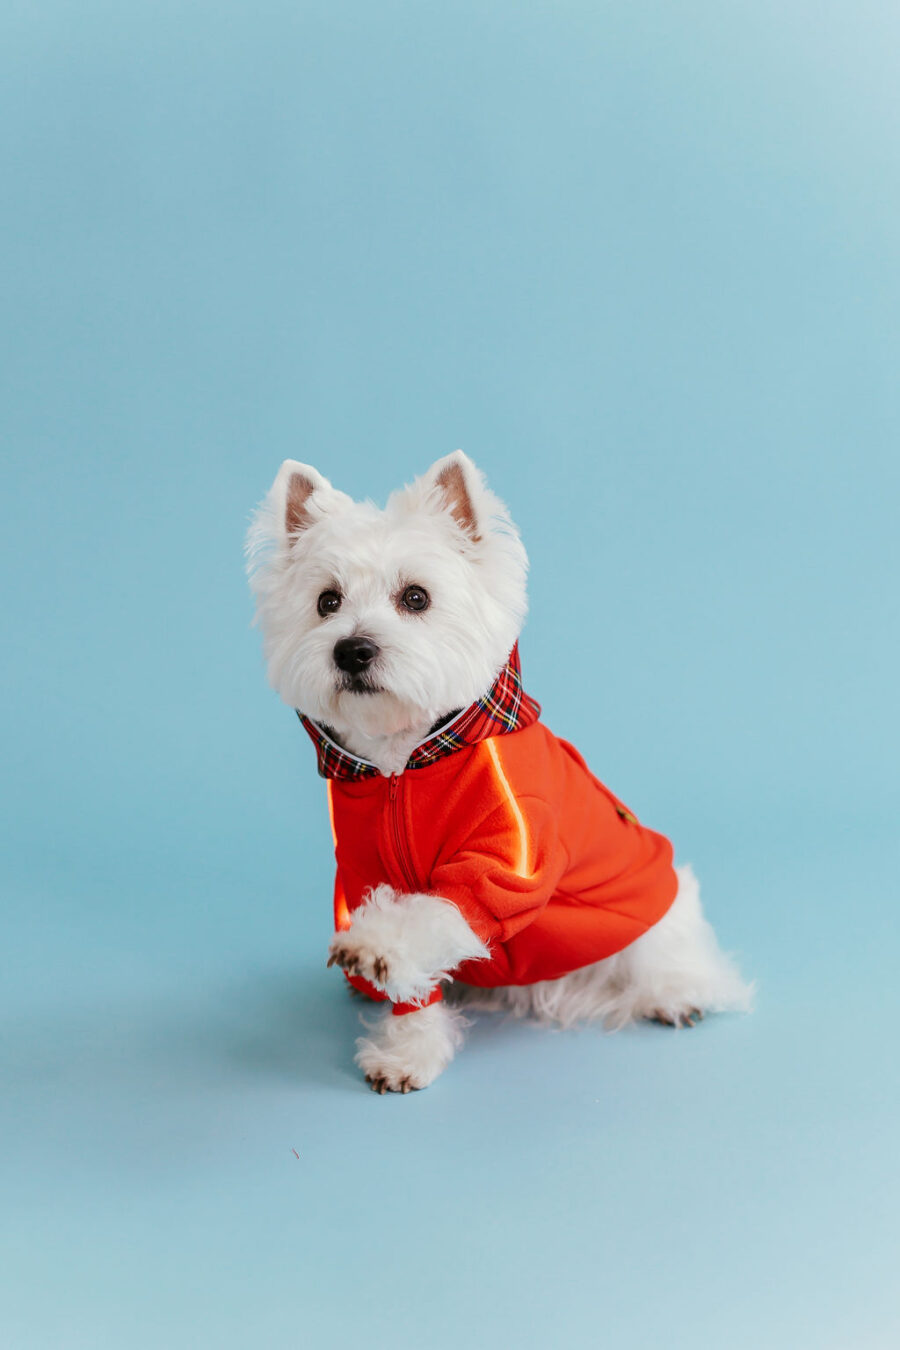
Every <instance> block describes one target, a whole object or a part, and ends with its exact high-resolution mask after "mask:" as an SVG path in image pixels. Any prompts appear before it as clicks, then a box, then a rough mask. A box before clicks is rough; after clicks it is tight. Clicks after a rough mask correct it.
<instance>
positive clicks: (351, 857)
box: [308, 705, 677, 1012]
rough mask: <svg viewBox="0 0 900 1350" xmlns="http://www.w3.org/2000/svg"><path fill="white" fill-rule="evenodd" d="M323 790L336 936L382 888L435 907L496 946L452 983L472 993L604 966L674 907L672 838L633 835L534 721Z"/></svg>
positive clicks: (602, 790)
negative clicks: (457, 914)
mask: <svg viewBox="0 0 900 1350" xmlns="http://www.w3.org/2000/svg"><path fill="white" fill-rule="evenodd" d="M534 706H535V709H536V710H537V711H539V709H537V705H534ZM308 729H310V728H308ZM311 734H312V733H311ZM328 786H329V795H330V806H331V815H332V825H333V829H334V835H335V855H336V860H337V878H336V885H335V922H336V927H337V928H338V929H342V928H347V927H348V926H349V924H350V921H351V916H352V914H353V911H354V910H355V909H356V908H357V907H358V906H359V905H361V904H362V903H363V901H364V899H365V896H366V892H367V891H368V890H369V888H370V887H374V886H377V885H378V884H380V883H382V882H387V883H388V884H389V885H391V886H393V887H394V888H395V889H396V890H398V891H400V892H406V893H412V892H429V893H432V894H434V895H437V896H442V897H443V898H444V899H446V900H450V901H452V902H453V903H454V904H455V905H458V906H459V909H460V910H461V912H462V914H463V915H464V917H465V919H466V920H467V922H468V923H469V925H470V926H471V927H472V928H473V929H474V931H475V932H476V933H477V934H478V936H479V937H480V938H481V939H482V940H483V941H484V942H485V943H487V944H488V945H489V947H490V953H491V954H490V959H488V960H482V961H469V962H465V963H463V964H462V965H461V966H460V967H459V968H458V969H457V970H456V971H454V972H453V973H454V976H455V977H457V978H459V979H460V980H463V981H465V982H466V983H467V984H473V985H480V986H488V987H492V986H496V985H507V984H532V983H534V982H535V981H537V980H552V979H556V978H557V977H558V976H560V975H565V974H567V973H568V972H570V971H573V970H577V969H578V968H579V967H581V966H586V965H589V964H591V963H592V962H594V961H600V960H602V959H603V958H604V957H607V956H611V955H612V954H613V953H614V952H618V951H621V949H622V948H623V947H627V946H628V945H629V943H631V942H634V940H635V939H636V938H639V937H640V936H641V934H642V933H645V932H646V931H647V930H648V928H650V927H652V925H653V924H655V923H656V922H657V921H658V920H659V919H660V918H662V916H663V914H665V912H666V910H667V909H668V908H669V906H670V905H671V903H672V901H673V900H674V898H675V892H676V889H677V880H676V876H675V872H674V870H673V867H672V846H671V844H670V843H669V841H668V839H666V838H665V837H664V836H663V835H661V834H657V833H655V832H654V831H653V830H650V829H647V828H646V827H645V826H643V825H641V824H639V823H638V821H637V819H636V818H635V816H634V815H633V814H632V812H630V811H629V810H628V809H627V807H625V806H624V805H623V803H622V802H621V801H619V799H618V798H617V797H615V796H614V795H613V793H612V792H610V790H609V789H608V788H606V787H604V785H603V784H602V783H601V782H600V781H599V780H598V779H597V778H595V777H594V775H593V774H592V773H591V772H590V770H589V769H588V767H587V765H586V764H585V762H584V760H583V759H582V757H581V755H579V753H578V751H577V750H576V749H575V748H574V747H573V746H571V745H570V744H569V743H568V742H567V741H564V740H561V739H560V738H559V737H557V736H554V734H553V733H552V732H551V731H549V730H548V729H547V727H545V726H544V725H543V724H542V723H541V722H540V721H532V722H531V724H530V725H527V726H525V727H524V728H523V729H521V730H516V731H513V732H511V733H508V734H502V735H491V736H488V737H486V738H485V739H480V740H477V741H476V742H475V743H474V744H471V745H464V746H462V747H461V748H459V749H455V750H454V751H453V753H449V754H445V755H443V757H441V758H437V759H436V760H434V762H432V763H428V764H426V765H424V767H417V768H412V769H410V768H408V769H407V770H406V771H405V772H404V773H402V774H400V775H392V776H391V777H390V778H386V777H383V776H382V775H380V774H374V775H372V776H369V777H362V778H356V779H353V778H344V777H340V776H338V777H335V778H333V779H331V781H329V784H328ZM351 983H353V984H354V985H356V986H357V987H358V988H359V989H361V990H363V991H364V992H365V993H367V994H368V995H369V996H370V997H374V998H378V999H383V998H384V995H383V994H382V993H381V992H380V991H378V990H376V989H374V988H373V987H372V986H371V985H369V984H368V983H367V982H366V981H365V980H361V979H359V978H358V977H351ZM439 996H440V995H439V991H438V990H435V991H434V993H433V995H432V999H434V998H437V997H439ZM426 1001H432V1000H426ZM409 1006H410V1005H395V1010H396V1011H398V1012H399V1011H408V1010H409Z"/></svg>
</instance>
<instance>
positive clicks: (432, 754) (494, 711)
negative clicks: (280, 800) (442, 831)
mask: <svg viewBox="0 0 900 1350" xmlns="http://www.w3.org/2000/svg"><path fill="white" fill-rule="evenodd" d="M295 711H296V713H297V716H298V717H299V719H300V722H301V723H302V725H303V727H304V729H305V730H306V732H307V733H308V735H309V737H310V739H311V740H312V742H313V744H314V745H315V747H316V760H317V764H318V770H319V775H320V777H322V778H344V779H347V778H351V779H357V778H374V777H375V776H376V775H379V774H380V773H381V770H380V769H379V768H378V767H377V765H375V764H371V763H370V762H369V761H368V760H366V759H361V758H360V757H359V756H358V755H354V754H352V753H351V751H349V750H345V749H344V748H343V746H340V745H338V743H337V741H335V740H334V739H333V737H332V735H331V734H330V728H328V727H324V726H320V725H319V724H318V723H317V722H314V721H313V720H312V718H311V717H307V716H306V715H305V714H304V713H302V712H300V710H299V708H298V709H295ZM540 715H541V705H540V704H539V703H538V702H537V701H536V700H535V699H533V698H532V697H531V695H530V694H526V693H525V690H524V689H523V688H522V669H521V666H520V664H519V644H518V642H516V643H515V644H514V646H513V649H512V651H511V652H510V654H509V656H508V658H507V660H506V661H505V663H504V665H503V667H502V669H501V670H500V672H499V674H498V675H497V678H496V679H495V680H494V683H493V684H492V685H491V687H490V689H489V690H488V692H487V693H486V694H483V695H482V696H481V698H479V699H476V700H475V702H474V703H470V704H469V706H468V708H463V709H462V711H460V712H458V713H456V714H455V715H453V716H451V718H450V720H449V721H448V722H445V723H444V724H443V725H440V724H438V725H437V727H436V728H433V729H432V730H431V731H430V732H429V733H428V735H427V736H426V737H425V739H424V741H420V743H419V744H418V745H417V746H416V747H415V749H414V750H413V752H412V754H411V755H410V757H409V759H408V760H407V761H406V768H407V769H424V768H427V767H428V765H429V764H433V763H434V762H435V760H438V759H443V758H444V757H445V756H446V755H452V754H453V753H454V752H455V751H457V750H461V749H463V747H465V746H469V745H475V744H476V743H477V742H478V741H484V740H488V739H489V737H491V736H503V735H507V734H509V733H510V732H513V731H520V730H521V729H522V728H523V727H528V726H531V724H532V723H533V722H536V721H537V720H538V718H539V717H540Z"/></svg>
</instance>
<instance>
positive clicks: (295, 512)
mask: <svg viewBox="0 0 900 1350" xmlns="http://www.w3.org/2000/svg"><path fill="white" fill-rule="evenodd" d="M268 500H269V503H270V505H271V510H272V512H273V514H274V516H275V522H276V524H277V525H278V526H279V527H280V531H281V534H282V536H283V538H284V539H285V540H286V542H287V543H288V545H290V544H291V543H293V541H294V540H295V539H296V538H297V536H298V535H300V534H302V533H303V531H304V530H307V529H309V527H310V525H314V524H315V522H316V521H317V520H321V518H322V516H323V515H326V514H327V513H328V512H329V511H334V510H336V509H340V508H341V507H342V506H344V505H346V504H348V503H349V501H350V498H349V497H347V496H346V495H345V494H344V493H343V492H337V491H336V490H335V489H334V488H333V487H332V486H331V484H330V483H329V481H328V479H327V478H323V476H322V475H321V474H320V473H319V471H318V469H314V468H313V467H312V465H311V464H300V463H299V462H298V461H297V460H296V459H286V460H285V461H284V463H283V464H282V466H281V468H280V469H279V470H278V474H277V476H276V478H275V482H274V483H273V484H272V487H271V490H270V492H269V499H268Z"/></svg>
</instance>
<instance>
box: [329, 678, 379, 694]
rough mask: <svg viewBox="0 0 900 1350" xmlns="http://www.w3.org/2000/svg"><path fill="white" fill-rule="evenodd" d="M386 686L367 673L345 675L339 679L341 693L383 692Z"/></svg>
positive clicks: (339, 691)
mask: <svg viewBox="0 0 900 1350" xmlns="http://www.w3.org/2000/svg"><path fill="white" fill-rule="evenodd" d="M384 692H385V691H384V688H383V687H382V686H381V685H380V684H375V683H374V682H373V681H372V680H370V679H367V678H366V676H365V675H343V676H342V677H341V679H340V680H339V681H338V693H339V694H383V693H384Z"/></svg>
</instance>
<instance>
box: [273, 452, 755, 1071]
mask: <svg viewBox="0 0 900 1350" xmlns="http://www.w3.org/2000/svg"><path fill="white" fill-rule="evenodd" d="M298 475H299V481H300V483H301V491H300V493H299V506H298V504H297V501H298V494H297V493H296V492H294V493H293V495H291V491H290V490H291V484H292V483H293V484H294V487H295V488H296V484H297V482H298V477H297V476H298ZM448 480H449V481H450V483H451V486H449V487H448ZM289 496H290V502H291V505H290V509H289V507H288V502H289ZM288 521H290V522H291V523H290V528H289V526H288ZM247 552H248V556H249V570H250V575H251V584H252V587H253V590H254V592H255V594H256V602H257V619H258V622H259V624H260V626H261V628H262V632H263V643H264V650H265V655H266V660H267V663H268V670H269V679H270V681H271V683H272V685H273V686H274V687H275V689H277V691H278V693H279V694H280V695H281V697H282V698H283V699H284V701H285V702H286V703H288V704H290V705H291V706H292V707H295V708H298V709H300V711H301V712H303V713H305V714H306V715H307V716H308V717H310V718H312V719H313V720H314V721H316V722H318V723H320V724H321V725H323V726H327V727H329V728H330V729H331V730H332V732H333V734H334V735H335V736H337V737H338V738H339V740H340V741H341V743H342V744H343V745H344V746H346V747H347V748H348V749H349V750H351V751H352V752H354V753H355V754H357V755H359V756H361V757H362V758H364V759H367V760H368V761H370V762H371V763H373V764H374V765H376V766H377V767H378V768H379V769H380V770H381V772H382V773H384V774H390V773H401V772H402V771H403V768H404V766H405V764H406V761H407V759H408V757H409V754H410V751H411V749H412V748H413V747H414V746H415V745H416V744H417V743H418V742H419V741H420V740H422V739H424V737H425V735H426V734H427V732H428V729H429V727H431V726H432V724H433V723H434V722H435V721H436V720H437V719H438V718H439V717H443V716H444V715H446V714H447V713H449V712H452V711H454V710H455V709H458V708H464V707H466V706H468V704H470V703H471V702H473V700H474V699H476V698H478V697H479V696H480V695H481V694H483V693H484V692H485V691H486V690H487V689H489V688H490V685H491V684H492V682H493V680H494V678H495V676H496V674H497V672H498V671H499V670H500V668H501V666H502V665H503V662H504V661H505V660H506V657H507V656H508V654H509V651H510V649H511V648H512V645H513V643H514V642H515V640H516V638H517V637H518V635H519V632H520V629H521V626H522V622H523V620H524V617H525V611H526V603H527V602H526V589H525V583H526V573H527V566H528V564H527V558H526V555H525V550H524V548H523V547H522V544H521V541H520V539H519V536H518V533H517V532H516V529H515V526H514V525H513V523H512V521H511V520H510V518H509V514H508V512H507V510H506V508H505V506H504V505H503V503H502V502H501V501H499V499H498V498H497V497H495V496H494V494H493V493H492V492H491V491H490V489H489V488H488V487H487V485H486V484H485V482H484V479H483V478H482V476H481V474H480V473H479V471H478V470H477V469H476V468H475V466H474V464H472V463H471V461H470V460H468V459H467V458H466V456H465V455H463V454H462V452H461V451H456V452H455V453H454V454H453V455H448V456H446V457H445V458H444V459H441V460H438V461H437V462H436V463H435V464H433V465H432V467H431V468H430V469H429V470H428V472H427V473H425V474H424V475H423V476H422V477H421V478H418V479H416V481H415V482H414V483H412V484H411V485H409V486H407V487H405V488H402V489H401V490H400V491H398V492H395V493H394V494H393V496H392V497H391V498H390V499H389V500H388V503H387V506H386V507H385V509H384V510H379V509H378V508H377V507H376V506H374V505H373V504H372V503H371V502H354V501H353V500H352V499H351V498H350V497H348V496H347V495H346V494H345V493H343V492H339V491H337V490H336V489H335V488H333V487H332V486H331V484H330V483H329V482H328V481H327V479H325V478H323V477H322V475H321V474H320V473H319V472H318V471H317V470H316V469H314V468H312V467H311V466H309V465H304V464H299V463H297V462H296V461H294V460H286V461H285V463H284V464H283V465H282V467H281V470H280V472H279V474H278V476H277V478H276V480H275V483H274V484H273V486H272V489H271V491H270V493H269V495H268V497H267V498H266V500H265V501H264V502H263V504H262V506H261V507H260V508H259V510H258V511H257V513H256V516H255V517H254V521H253V525H252V527H251V530H250V534H249V537H248V543H247ZM413 583H416V584H417V585H419V586H422V587H424V588H425V589H426V590H427V591H428V593H429V596H430V599H431V603H430V605H429V606H428V608H427V609H426V610H425V611H423V612H421V613H416V614H410V613H409V612H404V611H403V610H402V606H398V603H397V597H398V594H399V593H400V592H401V591H402V589H403V588H404V587H406V586H409V585H411V584H413ZM325 590H335V591H337V592H339V594H340V596H341V604H340V608H339V610H338V611H337V612H335V613H333V614H329V615H327V616H325V617H322V616H321V615H320V614H319V613H318V609H317V600H318V597H319V595H320V594H321V592H323V591H325ZM355 635H363V636H366V637H368V638H370V639H371V640H372V641H374V642H375V643H376V644H377V646H378V649H379V651H378V655H377V657H376V659H375V661H374V662H373V663H372V666H371V667H370V672H367V673H371V675H372V677H373V678H372V682H373V683H374V684H376V685H377V690H376V691H375V692H373V691H371V690H370V691H368V692H365V693H360V692H354V691H353V690H352V689H351V688H348V687H347V683H346V681H345V680H344V678H343V676H342V674H341V672H339V671H338V669H337V666H336V664H335V660H334V647H335V643H336V642H337V641H338V640H339V639H341V638H343V637H349V636H355ZM487 955H488V952H487V949H486V948H485V947H484V945H483V943H481V942H480V940H479V939H478V938H477V936H476V935H475V934H474V933H473V932H472V930H471V929H470V928H469V926H468V924H467V923H466V921H465V919H464V918H463V916H462V914H461V913H460V911H459V910H458V909H457V908H456V906H454V905H452V904H450V903H449V902H448V901H446V900H443V899H441V898H440V897H439V896H432V895H401V894H398V893H397V892H396V891H394V890H393V889H392V888H391V887H390V886H378V887H376V888H375V889H374V890H373V891H372V893H371V894H370V896H369V899H368V902H367V903H366V904H365V905H364V906H363V907H362V908H361V909H359V910H358V911H357V912H356V913H355V915H354V917H353V922H352V924H351V926H350V928H349V929H348V930H346V931H345V932H341V933H338V934H337V935H336V936H335V938H334V940H333V941H332V944H331V958H332V963H333V962H337V963H338V964H339V965H341V966H343V967H344V969H346V970H350V971H356V972H358V973H359V974H361V975H364V976H365V977H366V978H367V979H369V980H371V981H372V982H373V983H374V984H376V985H378V986H379V987H380V988H383V989H384V990H385V991H386V993H387V994H388V996H389V997H390V998H391V999H392V1000H394V1001H398V1002H404V1003H406V1002H415V1001H417V1000H419V999H422V998H424V997H425V996H426V995H427V993H428V992H429V990H430V989H431V988H432V987H433V985H434V983H435V982H436V981H439V980H448V981H449V979H450V972H451V971H452V970H454V969H455V968H456V967H457V966H458V965H459V964H460V963H461V962H462V961H466V960H473V959H478V958H483V957H485V956H487ZM449 987H450V990H451V993H452V995H453V997H454V1001H456V1002H463V1003H465V1004H466V1005H467V1006H469V1007H473V1008H505V1009H507V1010H508V1011H511V1012H512V1013H514V1014H515V1015H517V1016H525V1015H528V1016H533V1017H537V1018H539V1019H541V1020H543V1021H551V1022H555V1023H557V1024H560V1025H562V1026H570V1025H571V1024H572V1023H574V1022H577V1021H581V1020H591V1019H597V1020H600V1021H602V1022H604V1023H605V1024H606V1025H608V1026H610V1027H618V1026H622V1025H624V1024H625V1023H626V1022H629V1021H633V1020H635V1019H638V1018H644V1017H657V1018H660V1019H661V1020H667V1021H671V1022H673V1023H675V1024H678V1023H679V1022H680V1021H681V1020H682V1019H685V1018H687V1017H689V1016H691V1015H692V1014H693V1012H694V1011H695V1010H699V1011H700V1012H707V1011H716V1012H718V1011H724V1010H747V1009H749V1007H750V1002H751V998H752V992H753V991H752V987H751V986H749V985H747V984H745V983H744V982H743V981H742V980H741V978H740V976H739V974H738V972H737V970H736V968H735V966H734V965H733V963H732V962H731V961H730V959H729V958H728V957H726V956H725V955H724V954H723V953H722V952H721V951H720V949H719V947H718V945H717V943H716V939H715V935H714V934H713V931H712V929H711V927H710V926H709V924H708V923H707V921H706V920H705V919H704V917H703V912H702V909H701V907H700V895H699V888H698V885H697V880H696V878H695V877H694V874H693V872H692V871H691V870H690V868H687V867H683V868H680V869H679V886H678V895H677V898H676V900H675V902H674V904H673V905H672V907H671V909H670V910H669V912H668V913H667V914H666V915H665V917H664V918H663V919H662V920H661V921H660V922H659V923H658V924H656V925H655V927H654V928H652V929H651V930H650V931H649V932H648V933H646V934H645V935H644V936H643V937H641V938H639V939H638V940H637V941H636V942H634V943H633V944H632V945H631V946H630V947H627V948H626V949H625V950H624V951H622V952H619V953H617V954H616V955H615V956H612V957H610V958H609V959H608V960H606V961H601V962H599V963H597V964H595V965H592V966H587V967H584V968H583V969H581V970H577V971H574V972H573V973H572V974H570V975H566V976H564V977H563V978H562V979H559V980H549V981H544V982H542V983H540V984H534V985H528V986H524V987H521V988H510V989H499V990H477V989H474V988H464V987H462V986H459V985H456V986H453V985H452V984H451V985H450V986H449ZM463 1025H464V1019H463V1018H462V1016H461V1014H460V1013H459V1012H457V1011H455V1010H454V1009H453V1008H452V1007H447V1006H446V1005H445V1004H433V1005H431V1006H430V1007H427V1008H420V1009H418V1010H417V1011H415V1012H412V1013H407V1014H405V1015H403V1016H397V1017H395V1016H393V1015H392V1014H391V1013H390V1012H388V1013H387V1014H386V1015H383V1016H382V1017H381V1018H380V1020H379V1021H378V1022H377V1023H376V1024H374V1025H373V1026H372V1027H370V1034H369V1035H368V1036H366V1037H364V1038H363V1039H362V1040H361V1041H360V1042H359V1051H358V1054H357V1063H358V1064H359V1065H360V1066H361V1067H362V1069H363V1070H364V1072H365V1074H366V1077H367V1078H368V1079H369V1081H370V1082H371V1083H372V1085H373V1087H375V1088H376V1089H377V1090H378V1091H401V1092H405V1091H409V1090H410V1089H411V1088H415V1087H425V1086H426V1085H427V1084H428V1083H430V1082H432V1081H433V1079H434V1078H435V1077H436V1076H437V1075H438V1074H439V1073H440V1072H441V1071H442V1069H443V1068H444V1067H445V1066H446V1065H447V1064H448V1063H449V1061H450V1059H451V1058H452V1056H453V1052H454V1049H455V1048H456V1047H457V1046H458V1045H459V1043H460V1042H461V1039H462V1027H463Z"/></svg>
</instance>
